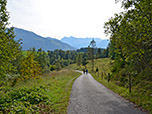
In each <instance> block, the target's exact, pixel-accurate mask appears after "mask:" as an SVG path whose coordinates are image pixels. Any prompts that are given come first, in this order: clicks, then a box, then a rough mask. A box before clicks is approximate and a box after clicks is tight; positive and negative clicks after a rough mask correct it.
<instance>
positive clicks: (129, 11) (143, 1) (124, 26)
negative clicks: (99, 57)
mask: <svg viewBox="0 0 152 114" xmlns="http://www.w3.org/2000/svg"><path fill="white" fill-rule="evenodd" d="M121 1H122V8H124V11H123V12H121V13H119V14H115V15H114V17H112V18H110V19H109V21H108V22H106V23H105V26H104V27H105V33H106V34H107V35H110V45H109V56H110V58H111V59H112V60H114V61H113V65H112V77H113V79H114V80H116V81H118V82H119V84H120V85H122V86H126V87H128V86H129V87H130V86H131V85H130V83H131V82H130V81H131V80H132V81H133V83H132V84H141V83H145V82H146V81H152V78H151V76H152V1H151V0H121ZM128 80H129V85H128ZM147 89H150V88H147ZM130 91H131V90H130Z"/></svg>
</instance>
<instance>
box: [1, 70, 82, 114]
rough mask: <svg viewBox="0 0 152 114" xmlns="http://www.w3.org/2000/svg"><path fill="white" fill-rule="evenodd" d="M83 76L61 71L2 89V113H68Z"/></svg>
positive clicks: (2, 87) (5, 86) (19, 81)
mask: <svg viewBox="0 0 152 114" xmlns="http://www.w3.org/2000/svg"><path fill="white" fill-rule="evenodd" d="M79 75H80V73H77V72H74V71H72V70H61V71H59V72H56V71H54V72H52V73H49V74H46V75H43V76H41V77H40V78H38V79H30V80H27V81H22V80H18V81H17V83H16V85H15V86H14V87H11V82H7V83H5V84H3V85H1V86H0V96H2V97H1V98H0V113H52V114H61V113H62V114H66V113H67V106H68V103H69V97H70V93H71V88H72V84H73V81H74V80H75V79H76V78H77V77H78V76H79Z"/></svg>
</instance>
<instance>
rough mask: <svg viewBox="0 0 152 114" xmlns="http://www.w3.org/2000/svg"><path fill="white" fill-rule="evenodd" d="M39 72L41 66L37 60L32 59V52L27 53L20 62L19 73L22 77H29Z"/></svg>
mask: <svg viewBox="0 0 152 114" xmlns="http://www.w3.org/2000/svg"><path fill="white" fill-rule="evenodd" d="M40 74H41V67H40V65H39V64H38V62H37V61H35V60H34V54H33V53H31V52H28V53H27V57H24V59H23V60H22V62H21V75H22V76H24V79H29V78H31V77H35V76H38V75H40Z"/></svg>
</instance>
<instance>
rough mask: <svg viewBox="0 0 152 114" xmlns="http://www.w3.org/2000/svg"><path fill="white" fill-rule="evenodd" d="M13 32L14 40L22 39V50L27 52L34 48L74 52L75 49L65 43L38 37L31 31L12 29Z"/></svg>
mask: <svg viewBox="0 0 152 114" xmlns="http://www.w3.org/2000/svg"><path fill="white" fill-rule="evenodd" d="M14 32H15V35H16V37H15V40H19V39H22V40H23V44H22V45H21V46H22V49H23V50H28V49H30V48H33V47H35V48H36V49H39V48H42V50H44V51H47V50H50V51H52V50H55V49H62V50H74V49H75V48H74V47H72V46H70V45H69V44H67V43H64V42H62V41H60V40H57V39H54V38H50V37H46V38H45V37H42V36H39V35H37V34H35V33H33V32H31V31H27V30H23V29H19V28H14Z"/></svg>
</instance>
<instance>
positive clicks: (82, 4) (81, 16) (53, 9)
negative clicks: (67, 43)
mask: <svg viewBox="0 0 152 114" xmlns="http://www.w3.org/2000/svg"><path fill="white" fill-rule="evenodd" d="M8 10H9V11H10V16H11V18H10V22H11V24H12V25H13V26H16V27H20V28H23V29H28V30H31V31H34V32H36V33H37V34H39V35H42V36H50V37H55V38H58V39H60V38H62V37H64V36H75V37H100V38H105V35H104V33H103V32H104V29H103V25H104V22H106V21H108V19H109V18H110V17H111V16H113V14H114V13H118V12H120V10H121V9H120V4H117V5H116V4H115V0H8Z"/></svg>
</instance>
